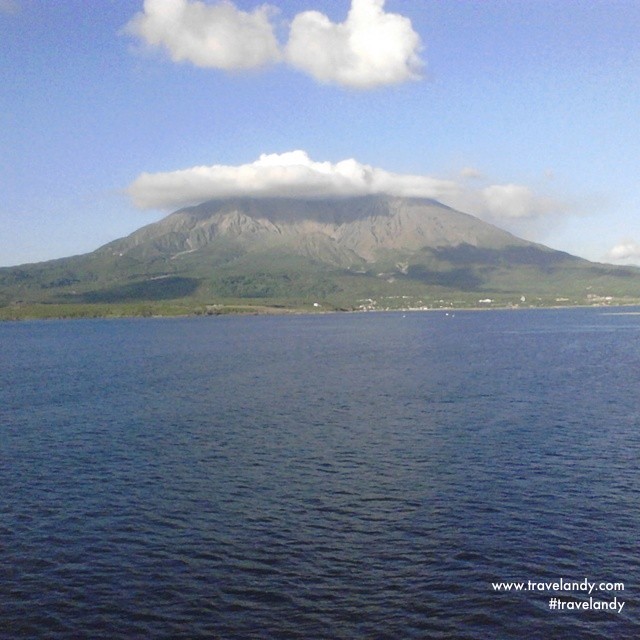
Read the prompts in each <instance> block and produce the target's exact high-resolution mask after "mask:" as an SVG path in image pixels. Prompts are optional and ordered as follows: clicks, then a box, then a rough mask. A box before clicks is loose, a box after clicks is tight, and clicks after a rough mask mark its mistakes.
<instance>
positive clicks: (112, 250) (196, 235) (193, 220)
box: [0, 196, 640, 318]
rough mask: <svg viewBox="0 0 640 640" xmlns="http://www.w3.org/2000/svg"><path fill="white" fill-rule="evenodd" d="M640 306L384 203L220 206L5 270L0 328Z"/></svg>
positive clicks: (628, 280)
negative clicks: (67, 321) (25, 321)
mask: <svg viewBox="0 0 640 640" xmlns="http://www.w3.org/2000/svg"><path fill="white" fill-rule="evenodd" d="M638 301H640V269H638V268H634V267H617V266H613V265H605V264H596V263H592V262H589V261H587V260H583V259H580V258H577V257H575V256H571V255H569V254H567V253H564V252H560V251H554V250H552V249H549V248H548V247H545V246H543V245H539V244H535V243H531V242H527V241H525V240H522V239H520V238H517V237H515V236H513V235H511V234H509V233H507V232H506V231H503V230H501V229H498V228H497V227H494V226H492V225H489V224H487V223H484V222H482V221H480V220H478V219H477V218H474V217H473V216H470V215H467V214H464V213H461V212H458V211H455V210H453V209H451V208H449V207H446V206H444V205H442V204H440V203H437V202H435V201H432V200H426V199H419V198H398V197H388V196H367V197H357V198H344V199H300V198H270V199H265V198H262V199H248V198H247V199H235V200H219V201H211V202H206V203H203V204H201V205H198V206H194V207H188V208H186V209H182V210H180V211H177V212H175V213H173V214H171V215H169V216H167V217H166V218H164V219H163V220H161V221H159V222H157V223H155V224H151V225H148V226H146V227H143V228H142V229H140V230H138V231H136V232H134V233H133V234H131V235H130V236H128V237H126V238H122V239H120V240H116V241H114V242H111V243H109V244H107V245H105V246H103V247H101V248H99V249H97V250H96V251H94V252H92V253H89V254H85V255H81V256H73V257H70V258H64V259H60V260H52V261H48V262H43V263H37V264H27V265H21V266H18V267H7V268H3V269H0V318H20V317H48V316H52V317H60V316H65V317H67V316H68V317H73V316H82V317H87V316H109V315H115V316H120V315H180V314H193V313H202V314H207V313H209V314H213V313H216V314H217V313H223V312H227V311H230V310H232V311H233V312H251V313H255V312H264V311H266V310H274V309H275V310H279V311H284V310H291V309H296V310H304V311H326V310H335V309H345V310H358V309H361V310H368V309H409V308H449V307H452V306H455V307H483V308H485V307H494V306H500V307H504V306H553V305H563V306H564V305H586V304H632V303H637V302H638Z"/></svg>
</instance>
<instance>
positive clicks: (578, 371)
mask: <svg viewBox="0 0 640 640" xmlns="http://www.w3.org/2000/svg"><path fill="white" fill-rule="evenodd" d="M639 381H640V316H639V315H631V314H624V315H611V314H610V313H606V312H604V311H603V310H598V309H587V310H564V311H517V312H516V311H511V312H507V311H505V312H456V313H455V315H445V314H444V313H439V312H430V313H410V314H406V317H405V316H404V315H403V314H401V313H399V314H382V313H381V314H357V315H355V314H354V315H326V316H297V317H249V318H242V317H237V318H222V317H220V318H193V319H164V320H160V319H158V320H104V321H103V320H96V321H48V322H24V323H5V324H0V456H1V457H0V554H1V559H2V562H1V565H0V621H1V622H0V636H1V637H3V638H4V637H6V638H47V639H49V638H52V639H57V638H65V639H66V638H74V639H75V638H91V639H95V638H108V639H118V638H224V639H232V638H242V639H244V638H274V639H288V638H292V639H293V638H296V639H297V638H300V639H303V638H304V639H321V638H327V639H332V640H333V639H341V638H344V639H360V638H362V639H364V638H367V639H378V638H380V639H382V638H389V639H411V638H456V639H462V640H464V639H465V638H469V639H471V638H473V639H485V638H488V639H490V638H499V639H510V638H514V639H515V638H518V639H520V638H541V639H542V638H544V639H545V640H546V639H553V638H571V639H582V638H598V639H603V638H604V639H615V640H619V639H624V638H638V637H640V615H639V611H640V610H639V606H640V598H639V591H638V589H639V586H640V555H639V553H640V545H639V544H638V534H639V531H640V465H639V461H640V400H639V396H638V388H639V384H638V383H639ZM560 578H563V579H565V580H567V581H569V580H573V581H582V580H584V579H585V578H587V579H588V580H589V581H592V582H598V583H599V582H601V581H610V582H622V583H624V586H625V589H624V591H620V590H619V591H617V592H602V591H600V592H594V593H592V594H591V596H592V598H593V599H594V600H597V601H607V602H610V601H613V599H614V597H616V598H617V601H618V602H624V603H625V604H624V607H623V608H622V610H621V611H620V612H618V611H608V610H606V611H605V610H587V611H583V610H579V611H576V610H561V611H557V610H555V611H554V610H550V609H549V598H550V597H551V596H553V595H556V596H559V597H561V598H562V599H563V600H565V601H566V602H573V603H576V602H580V603H588V602H589V595H588V594H585V593H580V592H575V593H568V594H567V593H564V594H562V593H554V592H551V591H521V592H507V593H499V592H496V591H495V590H494V589H493V587H492V583H493V582H498V581H525V582H526V581H528V580H531V581H533V582H543V581H549V582H553V581H557V580H558V579H560Z"/></svg>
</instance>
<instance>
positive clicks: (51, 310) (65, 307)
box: [0, 300, 640, 322]
mask: <svg viewBox="0 0 640 640" xmlns="http://www.w3.org/2000/svg"><path fill="white" fill-rule="evenodd" d="M638 306H640V300H626V301H615V302H612V303H610V304H602V303H591V304H577V303H576V304H531V305H514V304H495V305H491V306H477V305H469V306H466V305H453V304H452V305H450V306H449V305H442V306H433V307H426V306H423V307H418V308H416V307H397V308H365V309H363V308H353V307H351V308H344V307H337V306H334V305H331V304H324V305H320V304H318V303H315V304H314V303H307V304H303V305H298V306H293V305H292V306H286V305H283V304H274V305H268V304H238V303H233V304H215V305H190V304H185V303H175V304H153V303H148V304H122V305H118V304H115V305H113V304H112V305H106V304H82V305H70V304H44V303H39V304H27V305H11V306H6V307H0V322H19V321H25V320H98V319H102V320H105V319H125V318H190V317H205V316H206V317H216V316H247V315H252V316H256V315H323V314H329V313H331V314H333V313H349V314H353V313H364V314H366V313H417V312H441V313H442V312H444V313H450V312H462V311H475V312H487V311H523V310H534V309H603V310H604V309H607V310H609V311H608V313H609V314H616V315H619V314H625V315H640V311H631V310H629V311H625V310H624V309H630V308H634V307H638Z"/></svg>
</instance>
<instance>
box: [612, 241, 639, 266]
mask: <svg viewBox="0 0 640 640" xmlns="http://www.w3.org/2000/svg"><path fill="white" fill-rule="evenodd" d="M606 259H607V260H610V261H611V262H615V263H618V264H629V265H631V264H636V265H640V244H639V243H637V242H634V241H633V240H623V241H621V242H619V243H618V244H617V245H615V246H614V247H613V248H612V249H611V250H610V251H609V253H607V256H606Z"/></svg>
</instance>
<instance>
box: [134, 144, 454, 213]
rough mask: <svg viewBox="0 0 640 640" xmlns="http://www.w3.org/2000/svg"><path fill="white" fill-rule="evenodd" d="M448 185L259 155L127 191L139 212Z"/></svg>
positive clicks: (296, 155) (161, 176)
mask: <svg viewBox="0 0 640 640" xmlns="http://www.w3.org/2000/svg"><path fill="white" fill-rule="evenodd" d="M452 189H455V185H454V183H452V182H449V181H446V180H439V179H436V178H431V177H428V176H418V175H400V174H394V173H390V172H388V171H385V170H383V169H377V168H374V167H372V166H370V165H366V164H361V163H360V162H357V161H356V160H354V159H347V160H342V161H341V162H337V163H335V164H333V163H331V162H315V161H313V160H311V158H309V156H308V155H307V153H306V152H304V151H290V152H287V153H282V154H263V155H261V156H260V158H259V159H258V160H256V161H255V162H252V163H250V164H244V165H240V166H235V167H234V166H226V165H212V166H205V167H203V166H200V167H192V168H190V169H183V170H180V171H171V172H167V173H154V174H149V173H143V174H142V175H140V176H139V177H138V178H137V179H136V180H135V181H134V182H133V184H131V186H130V187H129V188H128V190H127V191H128V193H129V195H130V196H131V198H132V199H133V201H134V203H135V204H136V205H137V206H138V207H140V208H160V209H168V208H172V207H177V206H182V205H186V204H193V203H196V202H201V201H203V200H208V199H212V198H229V197H234V196H253V197H260V196H271V197H287V196H290V197H291V196H305V197H341V196H352V195H365V194H371V193H392V194H396V195H409V196H411V195H413V196H425V197H438V196H441V195H443V194H446V193H447V192H448V191H450V190H452Z"/></svg>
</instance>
